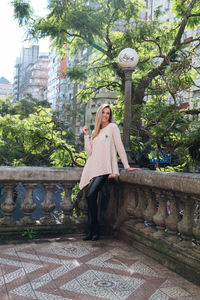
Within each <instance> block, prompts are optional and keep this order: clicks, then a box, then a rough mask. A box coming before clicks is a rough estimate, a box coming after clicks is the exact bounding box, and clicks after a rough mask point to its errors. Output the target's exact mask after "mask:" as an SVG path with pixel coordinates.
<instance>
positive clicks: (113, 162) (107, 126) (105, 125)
mask: <svg viewBox="0 0 200 300" xmlns="http://www.w3.org/2000/svg"><path fill="white" fill-rule="evenodd" d="M82 132H83V133H84V144H85V151H86V153H87V154H88V160H87V162H86V165H85V167H84V169H83V173H82V176H81V180H80V184H79V187H80V189H83V188H84V187H85V188H86V200H87V204H88V221H89V228H90V230H89V233H88V234H87V235H86V236H85V237H83V240H84V241H87V240H93V241H96V240H98V239H99V228H98V219H97V196H98V192H99V191H100V190H101V188H102V186H103V184H104V183H105V181H106V180H107V178H115V177H117V176H118V175H119V169H118V164H117V155H116V151H117V152H118V154H119V156H120V158H121V161H122V163H123V165H124V168H125V169H126V170H127V171H132V170H135V169H137V168H130V166H129V164H128V160H127V156H126V152H125V150H124V147H123V144H122V141H121V137H120V131H119V128H118V127H117V125H116V124H115V123H112V111H111V108H110V106H109V105H108V104H103V105H101V106H100V107H99V109H98V111H97V114H96V119H95V128H94V131H93V133H92V138H91V140H90V139H89V135H88V127H87V126H84V127H83V128H82Z"/></svg>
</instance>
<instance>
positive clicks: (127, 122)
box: [118, 48, 138, 164]
mask: <svg viewBox="0 0 200 300" xmlns="http://www.w3.org/2000/svg"><path fill="white" fill-rule="evenodd" d="M118 62H119V64H120V66H121V67H122V70H123V72H124V75H125V91H124V126H123V143H124V148H125V151H126V154H127V158H128V161H129V164H131V163H133V161H132V159H131V148H130V133H131V131H130V128H131V112H132V107H131V99H132V73H133V70H134V67H135V66H136V65H137V63H138V54H137V52H136V51H135V50H134V49H131V48H125V49H123V50H122V51H121V52H120V53H119V55H118Z"/></svg>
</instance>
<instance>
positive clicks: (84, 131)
mask: <svg viewBox="0 0 200 300" xmlns="http://www.w3.org/2000/svg"><path fill="white" fill-rule="evenodd" d="M81 131H82V132H83V134H84V135H88V127H87V126H86V125H85V126H84V127H83V128H82V129H81Z"/></svg>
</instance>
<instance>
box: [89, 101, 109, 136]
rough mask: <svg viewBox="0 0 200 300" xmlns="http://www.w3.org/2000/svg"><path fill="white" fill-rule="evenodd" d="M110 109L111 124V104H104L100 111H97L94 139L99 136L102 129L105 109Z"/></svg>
mask: <svg viewBox="0 0 200 300" xmlns="http://www.w3.org/2000/svg"><path fill="white" fill-rule="evenodd" d="M106 107H108V108H109V109H110V117H109V120H108V121H109V123H111V122H112V110H111V108H110V106H109V104H106V103H105V104H102V105H101V106H100V107H99V108H98V110H97V113H96V118H95V126H94V131H93V133H92V139H94V138H95V137H96V136H97V135H98V134H99V131H100V129H101V120H102V112H103V110H104V108H106Z"/></svg>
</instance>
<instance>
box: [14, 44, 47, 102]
mask: <svg viewBox="0 0 200 300" xmlns="http://www.w3.org/2000/svg"><path fill="white" fill-rule="evenodd" d="M48 68H49V54H48V53H39V46H38V45H33V46H32V47H29V48H25V47H23V48H22V51H21V54H20V57H19V58H17V59H16V63H15V66H14V83H13V102H16V101H18V100H21V99H24V98H26V96H27V95H30V96H31V97H33V98H36V99H38V100H46V99H47V96H46V95H47V93H46V89H47V81H48Z"/></svg>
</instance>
